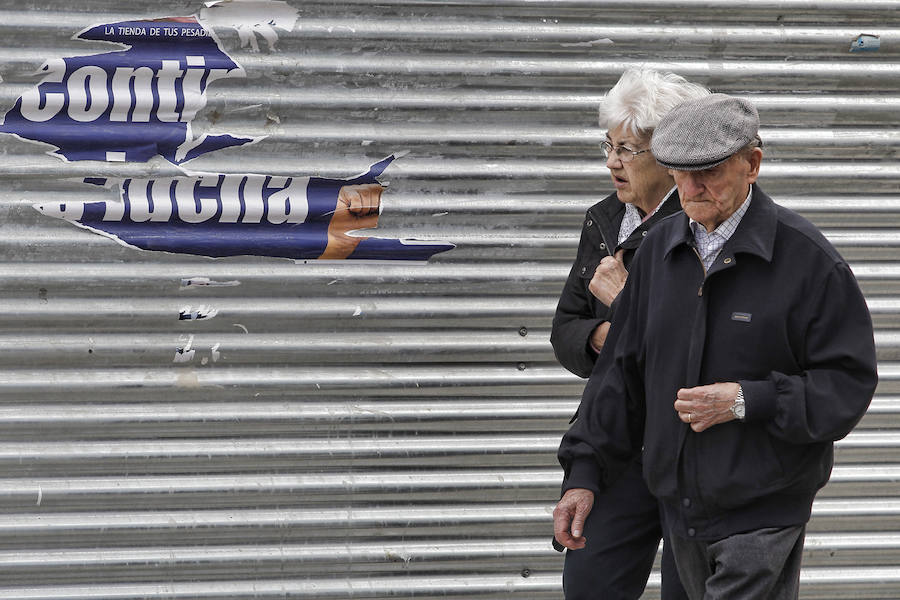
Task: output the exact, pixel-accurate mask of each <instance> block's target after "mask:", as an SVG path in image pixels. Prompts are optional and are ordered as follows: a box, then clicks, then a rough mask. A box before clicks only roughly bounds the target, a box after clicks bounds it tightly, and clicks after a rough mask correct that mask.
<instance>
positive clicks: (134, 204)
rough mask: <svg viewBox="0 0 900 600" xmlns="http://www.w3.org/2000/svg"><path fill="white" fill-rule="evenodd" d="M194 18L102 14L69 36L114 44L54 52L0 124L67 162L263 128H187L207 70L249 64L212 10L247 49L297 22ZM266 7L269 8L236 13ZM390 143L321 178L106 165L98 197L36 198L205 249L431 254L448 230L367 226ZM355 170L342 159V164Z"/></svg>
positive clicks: (156, 151)
mask: <svg viewBox="0 0 900 600" xmlns="http://www.w3.org/2000/svg"><path fill="white" fill-rule="evenodd" d="M208 4H209V6H208V7H207V8H206V9H204V11H203V12H202V13H201V15H202V17H201V18H199V19H198V18H197V17H196V16H188V17H166V18H157V19H148V20H135V21H123V22H116V23H101V24H97V25H94V26H91V27H88V28H86V29H85V30H83V31H81V32H79V33H77V34H76V35H75V36H74V39H77V40H85V41H102V42H109V43H111V44H115V45H116V46H117V49H115V50H112V51H110V52H103V53H98V54H90V55H84V56H73V57H66V58H52V59H49V60H47V62H45V63H44V65H43V66H42V67H41V69H40V71H39V76H40V81H38V83H37V84H36V85H35V86H34V87H33V88H31V89H29V90H28V91H26V92H25V93H24V94H23V95H22V96H21V97H20V98H18V99H17V100H16V102H15V104H14V106H13V107H12V108H11V109H10V110H9V111H8V112H7V113H6V115H5V117H4V119H3V123H2V125H0V133H6V134H11V135H15V136H17V137H19V138H21V139H23V140H28V141H32V142H37V143H41V144H46V145H49V146H50V147H51V148H52V150H51V151H50V154H51V155H53V156H56V157H58V158H60V159H62V160H64V161H83V160H94V161H107V162H147V161H149V160H151V159H153V158H155V157H157V156H160V157H163V158H164V159H166V160H168V161H169V162H171V163H172V164H174V165H178V166H179V168H180V165H183V164H184V163H187V162H188V161H191V160H192V159H194V158H197V157H199V156H203V155H206V154H209V153H212V152H216V151H218V150H222V149H224V148H237V147H241V146H244V145H247V144H252V143H257V142H259V141H260V140H262V139H263V138H261V137H259V138H254V137H249V136H246V135H235V134H232V133H229V132H215V133H205V134H203V135H201V136H198V137H194V135H193V133H192V130H191V122H192V121H193V120H194V118H195V117H196V116H197V114H198V113H199V112H200V111H201V110H202V109H203V108H204V107H206V103H207V97H208V90H209V88H210V86H212V85H214V84H215V82H217V81H220V80H224V79H229V78H242V77H245V76H246V74H245V71H244V68H243V67H242V66H241V65H240V64H239V63H238V62H237V61H236V60H234V59H233V58H232V57H231V56H229V55H228V54H227V53H226V52H225V51H223V49H222V47H221V45H220V44H219V42H218V40H217V38H216V36H215V32H214V30H213V28H212V27H210V26H208V23H219V24H220V25H227V26H230V27H234V28H235V29H236V30H237V31H238V33H239V35H240V39H241V43H242V45H243V46H246V47H247V48H248V51H259V46H258V43H257V40H256V36H257V35H260V36H261V37H262V38H263V39H264V40H265V41H266V42H267V43H268V45H269V49H272V48H273V47H274V44H275V42H276V41H277V34H276V31H275V27H281V28H282V29H289V28H290V27H292V26H293V21H292V20H291V18H292V15H293V18H296V11H295V10H294V9H292V8H290V7H289V6H287V4H286V3H284V2H276V1H271V2H265V1H262V0H259V1H254V2H252V3H251V2H247V3H239V2H234V3H222V4H221V5H220V6H217V5H219V4H220V3H208ZM250 4H252V8H253V9H254V11H257V12H258V11H259V10H261V9H263V8H265V7H270V8H271V9H272V10H273V11H275V12H278V13H279V17H278V18H277V19H275V18H272V19H265V18H262V19H245V22H244V23H243V24H241V19H242V18H243V17H245V16H246V15H247V14H249V13H248V12H247V11H246V10H245V9H246V8H248V7H249V6H250ZM396 158H397V157H396V156H395V155H391V156H389V157H387V158H385V159H383V160H381V161H379V162H377V163H375V164H373V165H371V166H370V168H369V169H368V170H367V171H366V172H364V173H363V174H361V175H356V176H352V175H351V176H348V177H347V178H346V179H328V178H322V177H315V176H312V175H308V174H298V175H297V176H292V177H285V176H271V175H265V174H258V173H252V174H226V173H199V174H198V173H189V172H187V171H185V175H184V176H178V177H160V178H149V179H137V178H125V179H120V180H115V179H111V178H108V177H96V178H87V179H85V183H86V184H90V185H94V186H100V188H115V189H117V190H118V198H117V199H116V200H112V199H109V191H108V190H104V189H98V192H99V193H101V194H102V196H103V198H102V199H98V201H96V202H64V203H59V202H42V203H38V204H36V205H35V208H36V209H37V210H38V211H40V212H41V213H43V214H45V215H47V216H52V217H56V218H60V219H64V220H66V221H69V222H71V223H73V224H75V225H77V226H79V227H82V228H85V229H88V230H90V231H93V232H95V233H99V234H101V235H104V236H107V237H110V238H112V239H114V240H116V241H118V242H120V243H122V244H124V245H126V246H128V247H132V248H139V249H142V250H150V251H165V252H175V253H183V254H193V255H200V256H208V257H226V256H242V255H250V256H270V257H282V258H290V259H295V260H309V259H331V260H341V259H359V260H415V261H424V260H428V259H429V258H430V257H431V256H433V255H434V254H436V253H439V252H444V251H446V250H449V249H451V248H453V245H452V244H449V243H445V242H430V241H421V240H399V239H386V238H378V237H363V235H364V234H354V232H356V231H359V230H369V229H372V228H374V227H375V226H376V225H377V223H378V216H379V214H380V213H381V210H382V207H383V203H382V195H383V192H384V189H385V188H384V187H383V186H382V185H381V183H380V182H379V181H378V177H379V176H381V175H382V173H383V172H384V170H385V169H386V168H387V167H388V166H389V165H390V164H391V163H392V162H393V161H394V160H395V159H396ZM351 173H352V171H351Z"/></svg>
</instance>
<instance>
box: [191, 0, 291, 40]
mask: <svg viewBox="0 0 900 600" xmlns="http://www.w3.org/2000/svg"><path fill="white" fill-rule="evenodd" d="M298 14H299V11H298V10H297V9H296V8H294V7H292V6H290V5H289V4H288V3H287V2H282V1H280V0H226V1H214V2H207V3H206V8H204V9H202V10H201V11H200V22H202V23H203V24H205V25H209V26H210V27H212V28H217V27H231V28H233V29H234V30H235V31H237V33H238V37H239V38H240V40H241V48H248V49H249V50H250V51H251V52H259V42H257V41H256V36H257V35H259V36H260V37H262V38H263V39H264V40H265V41H266V43H267V44H268V46H269V52H273V51H274V50H275V43H276V42H277V41H278V32H277V31H276V29H281V30H283V31H292V30H293V29H294V24H296V23H297V16H298Z"/></svg>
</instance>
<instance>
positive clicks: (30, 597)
mask: <svg viewBox="0 0 900 600" xmlns="http://www.w3.org/2000/svg"><path fill="white" fill-rule="evenodd" d="M800 582H801V593H802V594H803V597H804V598H809V599H810V600H818V599H822V600H825V599H828V598H834V594H845V596H844V597H847V596H850V597H853V598H860V599H873V600H874V599H884V598H889V597H891V594H893V593H894V592H895V591H896V590H897V586H898V585H900V571H898V569H897V568H896V567H893V566H889V567H854V568H850V567H831V568H827V567H816V568H805V569H803V570H802V572H801V574H800ZM861 585H862V586H863V587H860V586H861ZM658 586H659V580H658V576H657V575H655V574H654V576H653V577H651V580H650V582H649V584H648V590H649V596H650V597H655V594H656V593H657V591H658ZM560 591H561V577H560V575H559V574H558V573H552V574H551V573H547V572H542V571H531V570H530V569H522V570H520V571H519V572H518V573H510V574H502V575H496V574H494V575H491V574H478V575H475V576H473V574H471V573H468V574H460V575H456V576H454V575H445V574H427V575H419V576H414V575H410V574H403V575H402V576H397V575H395V576H365V575H364V576H358V577H347V578H340V579H324V578H316V579H309V578H304V579H255V580H252V581H241V580H233V579H229V580H214V581H194V582H171V581H156V582H154V581H151V582H141V583H139V582H134V583H127V584H110V583H106V584H98V583H91V584H84V585H43V586H28V587H7V586H4V587H2V588H0V596H2V597H3V598H5V599H7V600H113V599H122V600H137V599H140V598H160V599H161V598H166V599H169V600H188V599H196V598H204V599H207V600H224V599H233V598H238V597H243V598H246V597H254V598H285V597H287V598H292V597H293V598H316V599H318V598H346V597H353V598H359V599H363V600H367V599H374V598H385V597H395V596H397V595H398V594H402V595H411V596H414V597H416V598H423V599H426V600H432V599H434V600H437V599H439V598H447V597H460V598H462V597H465V598H485V599H487V598H498V597H515V598H528V599H534V600H537V599H540V600H545V599H546V600H549V599H551V598H558V597H559V594H560Z"/></svg>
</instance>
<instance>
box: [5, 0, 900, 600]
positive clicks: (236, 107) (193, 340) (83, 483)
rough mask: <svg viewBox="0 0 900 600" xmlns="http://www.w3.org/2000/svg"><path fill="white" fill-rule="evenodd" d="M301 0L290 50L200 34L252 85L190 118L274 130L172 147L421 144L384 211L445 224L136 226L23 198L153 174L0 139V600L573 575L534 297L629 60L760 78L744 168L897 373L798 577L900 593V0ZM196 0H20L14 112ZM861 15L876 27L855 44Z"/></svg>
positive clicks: (558, 280)
mask: <svg viewBox="0 0 900 600" xmlns="http://www.w3.org/2000/svg"><path fill="white" fill-rule="evenodd" d="M290 4H292V5H294V7H295V8H296V9H298V11H299V19H298V21H297V23H296V25H295V26H294V27H293V30H292V31H290V32H289V33H288V32H285V31H280V32H278V34H279V36H278V37H279V39H278V42H277V46H276V48H277V49H276V51H274V52H272V51H269V49H268V48H267V46H266V45H265V43H264V42H263V41H262V38H257V39H258V40H260V41H259V43H260V46H261V49H260V52H258V53H252V52H249V51H248V49H246V48H243V49H242V48H241V44H240V40H239V38H238V35H237V34H236V33H235V32H234V31H233V30H229V29H227V28H225V29H221V30H219V29H217V30H216V32H217V34H218V35H219V37H220V39H221V43H222V46H223V48H224V49H225V50H227V51H228V52H229V54H230V55H231V56H232V57H233V58H234V59H235V60H236V61H238V62H239V63H240V64H241V65H243V67H244V69H245V70H246V73H247V79H246V80H239V79H236V80H227V81H221V82H218V83H217V84H216V86H215V87H213V88H211V93H210V98H209V104H208V105H207V107H206V108H205V109H204V110H203V112H202V113H201V114H200V115H199V117H198V119H197V121H196V122H195V127H197V128H198V130H203V129H204V128H212V127H213V126H214V127H215V129H217V130H219V131H229V132H238V133H241V134H245V135H266V136H267V137H266V138H265V140H263V141H261V142H259V143H257V144H255V145H252V146H247V147H242V148H236V149H235V148H233V149H228V150H222V151H220V152H217V153H212V154H209V155H206V156H203V157H201V158H198V159H196V160H194V161H192V162H190V163H189V164H188V165H187V166H188V167H189V168H190V169H194V170H197V171H216V172H222V173H235V174H241V173H248V172H252V173H265V174H271V175H284V176H288V175H310V174H318V175H322V176H326V177H347V176H349V175H351V174H355V173H359V172H363V171H365V169H366V168H367V167H368V165H370V164H372V163H374V162H376V161H378V160H380V159H381V158H383V157H385V156H387V155H389V154H391V153H393V152H397V151H401V150H407V151H409V153H408V154H407V155H406V156H405V157H403V158H402V159H400V160H398V161H397V162H396V163H395V164H394V165H392V166H391V167H390V170H389V172H388V175H389V177H388V179H390V186H389V188H388V190H387V192H386V193H385V197H384V202H385V207H384V211H383V213H382V215H381V219H380V223H379V227H378V229H379V232H380V234H381V235H385V236H388V237H398V238H402V237H416V238H422V239H434V240H447V241H450V242H453V243H454V244H456V248H455V249H454V250H452V251H450V252H447V253H444V254H440V255H437V256H436V257H434V258H432V259H431V261H430V262H429V263H428V264H426V265H408V264H368V263H352V262H348V263H347V264H334V263H330V264H316V263H315V262H314V261H312V262H309V263H307V264H295V263H293V262H291V261H289V260H285V259H275V258H253V257H242V258H224V259H216V260H212V259H207V258H202V257H192V256H189V255H187V254H174V253H164V252H149V251H141V250H136V249H133V248H125V247H122V246H120V245H117V244H116V243H115V242H113V241H111V240H109V239H107V238H105V237H102V236H99V235H96V234H93V233H91V232H88V231H84V230H82V229H78V228H76V227H73V226H72V225H70V224H68V223H65V222H63V221H60V220H57V219H51V218H48V217H46V216H44V215H41V214H39V213H38V212H36V211H35V210H33V208H32V204H35V203H40V202H48V201H53V202H57V201H61V202H67V201H76V200H88V201H90V200H95V199H97V195H98V194H99V193H105V192H104V190H102V189H101V188H97V190H91V189H89V188H86V186H85V185H84V184H83V183H81V179H82V178H85V177H148V176H150V175H154V176H166V175H168V176H174V175H177V174H178V171H177V170H176V169H175V168H174V167H173V166H172V165H170V164H168V163H166V161H163V160H161V159H157V160H153V161H150V162H149V163H136V162H128V163H118V164H114V163H102V162H92V161H88V162H85V161H72V162H63V161H61V160H59V159H58V158H55V157H50V156H46V155H45V154H44V152H45V151H46V150H47V148H46V147H45V146H39V145H36V144H34V143H32V142H28V141H25V140H21V139H16V138H13V137H12V136H10V135H3V136H0V148H2V154H3V156H2V163H0V210H2V215H3V218H2V222H0V228H2V229H0V231H2V233H3V235H2V238H0V239H2V242H0V244H2V247H0V253H2V254H0V256H2V263H0V290H2V291H0V348H2V352H0V401H2V404H0V597H3V598H9V599H14V598H15V599H18V598H29V599H48V600H49V599H67V600H74V599H86V598H91V599H97V598H251V597H252V598H280V597H298V598H349V597H353V598H375V597H386V596H413V597H417V598H437V597H445V596H458V597H463V596H464V597H471V598H535V599H538V598H548V599H549V598H559V597H560V596H561V593H560V576H559V573H560V571H561V566H562V560H561V556H560V555H558V554H556V553H555V552H554V551H553V550H551V548H550V544H549V540H550V532H551V524H550V512H551V509H552V505H553V503H554V501H555V499H556V494H557V490H558V483H559V479H560V471H559V470H558V468H557V467H556V465H555V448H556V445H557V443H558V440H559V437H560V435H561V433H562V432H563V431H564V430H565V428H566V424H567V421H568V417H569V415H570V414H571V413H572V411H573V409H574V407H575V405H576V404H577V401H578V398H579V395H580V391H581V388H582V386H583V382H582V381H581V380H579V379H577V378H575V377H573V376H571V375H569V374H568V373H567V372H566V371H564V370H563V369H562V368H560V367H559V366H558V365H557V364H556V362H555V361H554V358H553V354H552V351H551V348H550V345H549V341H548V339H549V326H550V319H551V316H552V313H553V309H554V307H555V303H556V298H557V294H558V292H559V291H560V289H561V286H562V282H563V280H564V278H565V275H566V273H567V271H568V266H569V264H570V261H571V260H572V258H573V256H574V251H575V247H576V245H577V236H578V232H579V223H580V220H581V216H582V214H583V210H584V209H585V208H586V207H587V206H589V205H590V204H592V203H593V202H595V201H596V200H597V199H598V198H599V197H602V196H603V195H605V194H607V193H608V192H609V190H610V186H609V183H608V177H607V173H606V170H605V167H604V164H603V162H602V160H601V159H600V155H599V152H598V150H597V144H598V142H599V141H600V139H601V138H602V133H603V132H602V131H600V130H599V129H598V127H597V126H596V117H595V115H596V107H597V104H598V98H599V96H600V95H601V94H602V93H603V92H604V91H605V90H606V89H608V88H609V87H610V86H611V85H612V84H613V83H614V82H615V81H616V79H617V78H618V76H619V74H620V73H621V70H622V69H623V67H624V66H626V65H628V64H636V63H644V64H648V65H651V66H655V67H658V68H662V69H670V70H673V71H675V72H677V73H680V74H682V75H684V76H686V77H688V78H690V79H693V80H696V81H698V82H701V83H704V84H706V85H708V86H710V87H711V88H713V89H715V90H716V91H725V92H729V93H734V94H739V95H746V96H748V97H750V98H752V99H753V101H754V102H756V104H757V105H758V106H759V108H760V112H761V116H762V121H763V130H762V132H761V133H762V137H763V138H764V140H765V142H766V160H765V163H764V165H763V171H762V177H761V182H762V185H763V186H764V187H765V189H766V190H767V191H768V192H769V193H770V194H771V195H772V196H773V197H775V198H776V199H777V200H779V201H780V202H781V203H783V204H784V205H786V206H789V207H791V208H794V209H797V210H799V211H800V212H801V213H803V214H804V215H806V216H808V217H809V218H811V219H812V220H813V221H815V222H816V223H817V224H819V225H820V226H821V227H822V228H823V229H824V230H825V231H826V233H827V235H828V237H829V238H830V239H831V240H833V241H834V243H835V244H836V245H837V246H838V248H839V250H840V251H841V252H842V253H843V254H844V256H846V257H847V258H848V260H849V261H850V262H851V263H852V266H853V268H854V271H855V273H856V274H857V276H858V277H859V279H860V281H861V284H862V286H863V287H864V289H865V291H866V293H867V297H868V298H869V302H870V306H871V309H872V312H873V315H874V318H875V321H876V324H877V341H878V345H879V358H880V360H881V361H882V362H881V364H880V373H881V385H880V387H879V391H878V395H877V397H876V398H875V400H874V402H873V404H872V409H871V410H870V413H869V415H868V416H867V417H866V419H865V420H864V422H863V424H862V425H861V427H860V428H859V429H858V430H857V431H856V432H854V433H853V434H852V435H851V436H850V437H848V438H847V439H846V440H845V441H843V442H841V443H840V444H839V452H838V461H839V462H838V465H837V466H836V468H835V471H834V476H833V480H832V483H831V484H829V486H828V487H827V488H826V489H825V490H824V491H823V492H822V493H821V494H820V497H819V500H818V501H817V503H816V506H815V515H814V518H813V520H812V522H811V525H810V534H809V538H808V542H807V556H806V561H805V569H804V572H803V577H802V581H803V590H802V596H803V597H804V598H822V599H824V598H847V597H854V598H897V597H900V571H898V569H897V566H898V564H900V490H898V483H897V482H898V480H900V460H898V454H897V450H898V445H900V433H898V428H900V386H898V379H900V363H898V362H897V361H898V354H900V353H898V348H900V337H898V334H897V327H898V324H900V320H898V313H900V261H898V254H897V248H898V244H900V233H898V227H900V191H898V182H900V159H898V157H900V150H898V148H900V145H898V141H900V129H898V125H897V116H898V111H900V44H898V42H900V11H898V3H897V2H895V1H878V0H872V1H865V0H858V1H852V0H844V1H838V0H820V1H816V2H811V1H805V0H793V1H791V0H783V1H775V0H758V1H754V2H746V3H735V2H732V1H724V0H697V1H688V0H680V1H679V0H675V1H671V0H670V1H665V2H663V1H653V0H631V1H630V2H608V1H602V0H596V1H589V0H559V1H529V0H505V1H495V2H491V3H484V2H476V1H463V0H460V1H456V2H430V1H425V0H419V1H405V0H379V1H366V0H358V1H341V2H311V1H304V2H302V3H301V2H299V0H290ZM202 8H203V4H202V3H201V2H199V1H197V2H155V1H154V2H148V1H135V2H128V3H113V2H106V1H103V0H84V1H83V2H80V3H71V2H59V1H56V0H45V1H44V2H13V1H12V0H4V1H3V2H0V32H2V40H3V42H2V44H3V53H2V56H0V76H2V78H3V81H2V84H0V104H2V108H3V110H8V109H9V108H10V107H12V106H13V104H14V102H15V101H16V99H17V98H18V97H19V96H21V95H22V94H23V93H25V92H26V91H27V90H28V89H30V88H32V87H33V86H34V85H35V83H36V81H37V79H36V78H35V77H34V76H32V75H31V73H32V72H34V70H35V69H36V68H38V67H39V66H40V65H41V64H42V63H43V62H44V61H45V60H47V59H48V58H52V57H62V56H75V55H82V54H86V53H92V52H107V51H109V48H108V46H107V45H105V44H101V43H99V42H92V43H91V42H84V41H81V40H73V39H71V37H72V36H73V34H75V33H77V32H78V31H80V30H82V29H84V28H86V27H88V26H91V25H96V24H99V23H113V22H118V21H127V20H138V19H149V18H157V17H167V16H180V15H189V14H191V13H193V12H199V11H200V10H201V9H202ZM860 34H869V35H872V36H880V37H878V41H879V42H880V47H879V48H878V49H877V50H876V51H863V52H853V53H851V52H850V48H851V44H852V43H853V42H854V41H855V40H857V39H858V38H859V36H860ZM866 40H867V43H869V44H871V43H872V42H873V40H874V38H866ZM104 197H106V196H104ZM197 278H208V280H209V282H211V283H216V282H218V283H224V284H227V285H219V286H216V285H205V286H204V285H200V286H198V285H187V284H188V283H189V282H192V283H197V282H203V281H204V280H203V279H197ZM201 307H203V308H201ZM185 309H187V311H188V312H190V311H192V310H199V311H206V312H207V314H210V313H211V311H216V314H215V316H214V318H207V319H204V320H179V314H180V312H181V311H183V310H185ZM177 349H180V350H181V356H182V357H183V358H186V353H189V352H190V350H193V351H194V355H193V358H192V360H190V361H188V362H184V363H177V364H176V363H174V362H173V357H175V356H176V352H177ZM657 596H658V578H657V576H656V575H654V576H653V577H652V579H651V582H650V586H649V588H648V591H647V593H646V597H647V598H655V597H657Z"/></svg>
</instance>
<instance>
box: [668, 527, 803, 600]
mask: <svg viewBox="0 0 900 600" xmlns="http://www.w3.org/2000/svg"><path fill="white" fill-rule="evenodd" d="M805 534H806V525H797V526H794V527H784V528H769V529H757V530H755V531H749V532H747V533H740V534H736V535H732V536H730V537H727V538H725V539H722V540H718V541H715V542H701V541H692V540H686V539H684V538H680V537H678V536H676V535H672V536H671V543H672V549H673V550H674V551H675V563H676V564H677V566H678V574H679V575H680V577H681V583H682V585H683V586H684V589H685V591H687V594H688V596H690V598H691V600H735V599H740V600H796V599H797V597H798V594H799V587H800V560H801V558H802V556H803V540H804V537H805Z"/></svg>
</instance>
